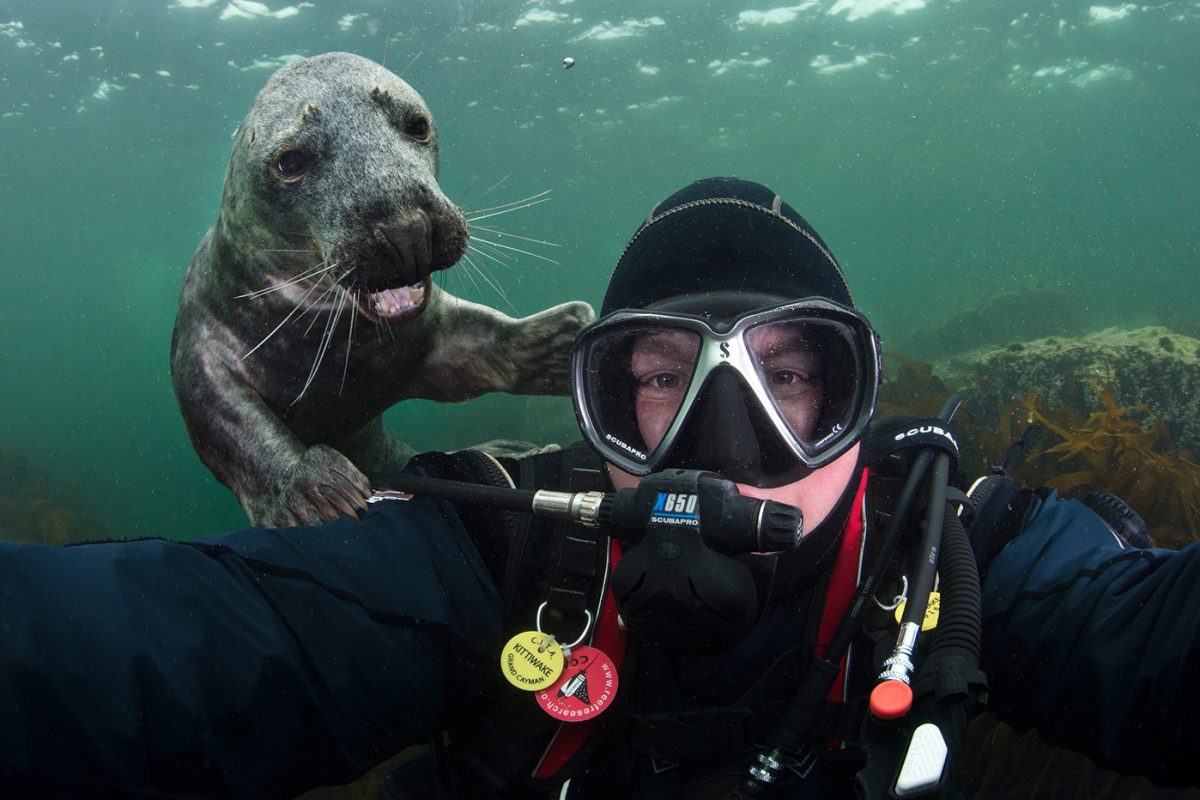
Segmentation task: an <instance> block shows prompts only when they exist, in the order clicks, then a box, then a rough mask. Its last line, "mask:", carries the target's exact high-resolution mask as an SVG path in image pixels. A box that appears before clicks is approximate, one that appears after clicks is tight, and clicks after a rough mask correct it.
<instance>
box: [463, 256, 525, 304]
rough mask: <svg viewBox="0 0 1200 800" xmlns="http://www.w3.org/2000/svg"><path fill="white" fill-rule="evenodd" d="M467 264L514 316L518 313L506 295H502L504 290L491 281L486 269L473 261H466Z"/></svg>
mask: <svg viewBox="0 0 1200 800" xmlns="http://www.w3.org/2000/svg"><path fill="white" fill-rule="evenodd" d="M467 263H468V264H470V265H471V267H472V268H473V269H474V270H475V271H476V272H478V273H479V277H481V278H483V279H484V280H485V281H487V284H488V286H491V287H492V288H493V289H495V290H496V294H498V295H500V297H501V299H502V300H504V302H505V303H507V304H508V307H509V308H511V309H512V311H513V313H514V314H518V313H519V312H518V311H517V307H516V306H514V305H513V304H512V301H511V300H509V299H508V295H507V294H505V293H504V290H503V289H501V288H500V285H499V284H498V283H496V281H494V280H492V277H491V275H490V274H489V273H488V271H487V270H486V269H484V268H483V267H481V266H480V265H479V264H476V263H475V262H474V261H468V262H467Z"/></svg>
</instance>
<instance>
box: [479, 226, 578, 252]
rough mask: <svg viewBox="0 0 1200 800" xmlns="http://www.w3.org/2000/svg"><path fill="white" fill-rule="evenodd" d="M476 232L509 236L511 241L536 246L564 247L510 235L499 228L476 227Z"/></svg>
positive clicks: (554, 243)
mask: <svg viewBox="0 0 1200 800" xmlns="http://www.w3.org/2000/svg"><path fill="white" fill-rule="evenodd" d="M475 230H477V231H483V232H484V233H494V234H496V235H497V236H507V237H509V238H510V239H520V240H521V241H523V242H533V243H534V244H544V245H546V246H547V247H562V245H561V244H559V243H558V242H547V241H545V240H543V239H534V238H533V237H531V236H520V235H518V234H515V233H509V232H508V231H502V230H500V229H499V228H485V227H484V226H483V225H476V226H475Z"/></svg>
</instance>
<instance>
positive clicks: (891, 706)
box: [871, 681, 913, 722]
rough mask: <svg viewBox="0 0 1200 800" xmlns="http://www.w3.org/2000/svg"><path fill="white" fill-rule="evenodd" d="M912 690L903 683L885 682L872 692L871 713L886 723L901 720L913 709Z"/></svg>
mask: <svg viewBox="0 0 1200 800" xmlns="http://www.w3.org/2000/svg"><path fill="white" fill-rule="evenodd" d="M912 701H913V693H912V688H911V687H910V686H909V685H908V684H907V683H905V682H903V681H883V682H882V683H880V684H877V685H876V686H875V688H874V689H873V690H871V713H872V714H874V715H875V717H876V718H877V719H881V720H883V721H885V722H890V721H892V720H896V719H900V718H901V717H903V716H904V715H905V714H907V713H908V712H909V710H910V709H911V708H912Z"/></svg>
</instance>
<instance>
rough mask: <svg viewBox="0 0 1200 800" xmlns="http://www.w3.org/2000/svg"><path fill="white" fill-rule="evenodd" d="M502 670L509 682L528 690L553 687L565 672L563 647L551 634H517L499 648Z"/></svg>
mask: <svg viewBox="0 0 1200 800" xmlns="http://www.w3.org/2000/svg"><path fill="white" fill-rule="evenodd" d="M500 671H501V672H503V673H504V677H505V678H508V682H509V683H511V684H512V685H513V686H515V687H517V688H518V689H524V690H525V691H527V692H537V691H540V690H542V689H545V688H546V687H548V686H553V685H554V682H555V681H557V680H558V677H559V676H560V675H562V671H563V651H562V646H561V645H559V643H558V642H556V641H555V640H554V637H553V636H551V635H550V634H548V633H541V632H540V631H525V632H524V633H518V634H517V635H516V636H514V637H512V638H511V639H509V640H508V644H506V645H504V649H503V650H501V651H500Z"/></svg>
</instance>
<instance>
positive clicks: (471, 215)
mask: <svg viewBox="0 0 1200 800" xmlns="http://www.w3.org/2000/svg"><path fill="white" fill-rule="evenodd" d="M548 202H550V198H549V197H546V198H543V199H541V200H534V201H533V202H531V203H525V204H524V205H521V206H514V207H513V208H505V209H501V210H499V211H486V210H485V211H486V213H485V211H469V212H467V213H465V214H463V216H464V217H466V218H467V223H468V224H470V223H472V222H478V221H479V220H481V219H488V218H489V217H498V216H500V215H501V214H511V213H512V212H514V211H520V210H521V209H523V208H531V207H532V206H540V205H541V204H542V203H548Z"/></svg>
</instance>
